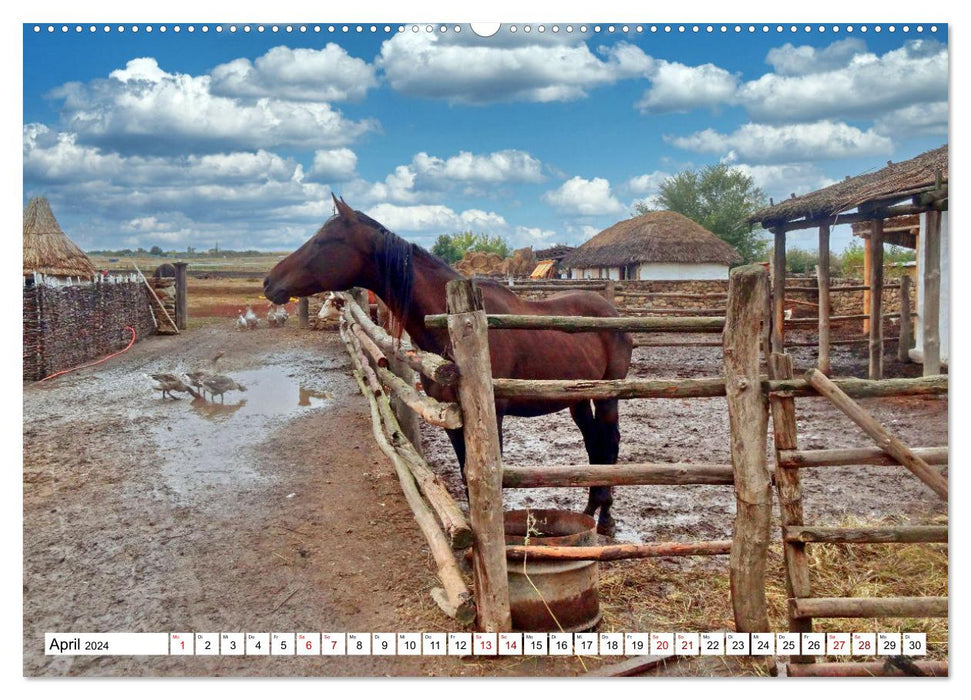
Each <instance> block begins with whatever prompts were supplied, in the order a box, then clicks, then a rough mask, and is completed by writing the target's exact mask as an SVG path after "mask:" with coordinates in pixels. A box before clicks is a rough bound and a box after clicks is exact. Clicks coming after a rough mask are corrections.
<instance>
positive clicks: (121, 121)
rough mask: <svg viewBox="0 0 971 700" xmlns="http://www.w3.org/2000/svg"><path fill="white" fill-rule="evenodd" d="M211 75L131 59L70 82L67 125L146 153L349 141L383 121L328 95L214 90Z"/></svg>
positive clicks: (82, 137) (64, 90)
mask: <svg viewBox="0 0 971 700" xmlns="http://www.w3.org/2000/svg"><path fill="white" fill-rule="evenodd" d="M211 80H212V79H211V78H210V76H208V75H202V76H192V75H188V74H185V73H168V72H166V71H164V70H162V69H161V68H160V67H159V66H158V63H157V62H156V61H155V59H154V58H138V59H133V60H131V61H129V62H128V63H127V64H126V66H125V68H124V69H121V70H116V71H113V72H112V73H111V74H110V75H109V77H108V79H99V80H94V81H91V82H88V83H76V82H75V83H67V84H65V85H62V86H61V87H59V88H57V89H55V90H53V91H52V92H51V93H50V95H51V97H53V98H54V99H57V100H60V101H61V120H62V124H63V125H64V126H65V128H66V129H67V130H69V131H72V132H74V133H76V134H77V137H78V140H79V141H80V142H86V143H93V144H99V145H104V146H108V147H110V148H111V149H112V150H118V151H126V152H142V153H163V152H172V151H177V152H183V153H184V152H198V151H202V150H208V151H221V150H237V149H238V150H242V149H257V148H271V147H301V148H328V147H337V146H344V145H347V144H349V143H351V142H353V141H354V140H355V139H357V138H359V137H360V136H361V135H363V134H364V133H366V132H368V131H371V130H373V129H375V128H376V127H377V123H376V122H374V121H373V120H368V119H365V120H362V121H352V120H348V119H345V118H344V116H343V115H342V114H341V113H340V112H339V111H336V110H334V109H333V108H332V107H331V106H330V105H329V104H327V103H326V102H297V101H290V100H280V99H275V98H272V97H263V98H260V99H258V100H255V101H252V100H245V101H244V100H240V99H236V98H231V97H223V96H219V95H216V94H213V92H212V90H211V89H210V88H211Z"/></svg>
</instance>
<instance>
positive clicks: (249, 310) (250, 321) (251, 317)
mask: <svg viewBox="0 0 971 700" xmlns="http://www.w3.org/2000/svg"><path fill="white" fill-rule="evenodd" d="M243 318H245V319H246V327H247V328H249V329H250V330H251V331H254V330H256V329H257V327H258V326H259V325H260V319H258V318H257V317H256V314H254V313H253V307H252V306H247V307H246V316H244V317H243Z"/></svg>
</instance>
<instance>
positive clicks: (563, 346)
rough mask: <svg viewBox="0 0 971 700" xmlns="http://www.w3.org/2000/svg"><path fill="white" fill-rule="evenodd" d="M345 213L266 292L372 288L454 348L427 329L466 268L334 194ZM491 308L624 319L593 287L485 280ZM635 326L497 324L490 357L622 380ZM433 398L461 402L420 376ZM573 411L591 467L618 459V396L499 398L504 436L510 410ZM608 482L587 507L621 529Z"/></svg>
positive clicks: (521, 373)
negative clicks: (525, 295) (538, 289)
mask: <svg viewBox="0 0 971 700" xmlns="http://www.w3.org/2000/svg"><path fill="white" fill-rule="evenodd" d="M334 203H335V204H336V206H337V214H336V215H335V216H334V217H333V218H331V219H330V220H329V221H327V223H325V224H324V225H323V226H322V227H321V228H320V230H319V231H317V233H316V234H315V235H314V236H313V238H311V239H310V240H309V241H307V242H306V243H304V244H303V245H302V246H301V247H300V248H299V249H297V250H296V251H295V252H293V253H291V254H290V255H289V256H288V257H287V258H285V259H284V260H282V261H280V262H279V263H278V264H277V265H276V266H275V267H274V268H273V270H272V271H270V274H269V275H268V276H267V277H266V279H265V280H263V287H264V290H265V294H266V298H267V299H269V300H270V301H272V302H274V303H277V304H282V303H284V302H286V301H287V300H289V299H290V297H292V296H309V295H310V294H316V293H317V292H321V291H324V290H332V291H341V290H346V289H350V288H351V287H364V288H365V289H369V290H371V291H373V292H374V293H375V294H377V295H378V296H379V297H381V299H383V300H384V302H385V304H387V306H388V308H389V310H390V311H391V314H392V316H393V317H394V318H395V319H396V321H397V322H398V323H400V324H401V326H402V327H403V328H404V330H406V331H407V332H408V334H409V335H410V336H411V339H412V342H413V343H414V344H415V345H417V346H418V347H419V348H421V349H423V350H427V351H429V352H434V353H437V354H439V355H447V354H448V347H449V338H448V331H447V330H444V329H438V330H436V329H429V328H425V324H424V319H425V316H426V315H427V314H442V313H445V286H446V284H448V282H449V281H451V280H454V279H459V278H460V277H461V275H460V274H459V273H458V272H456V271H455V270H453V269H452V268H451V267H449V266H448V264H446V263H445V262H444V261H442V260H440V259H439V258H437V257H435V256H433V255H432V254H430V253H428V252H427V251H425V250H424V249H423V248H421V247H420V246H417V245H414V244H411V243H408V242H407V241H405V240H404V239H402V238H400V237H398V236H396V235H395V234H393V233H392V232H391V231H388V230H387V229H386V228H385V227H384V226H382V225H381V224H379V223H378V222H377V221H374V220H373V219H371V218H369V217H368V216H365V215H364V214H362V213H361V212H359V211H354V210H353V209H351V208H350V207H349V206H348V205H347V204H345V203H344V201H343V200H338V199H337V198H336V197H334ZM479 287H480V288H481V289H482V298H483V302H484V303H485V309H486V311H487V312H488V313H493V314H529V315H535V316H617V315H618V314H617V311H616V310H615V309H614V307H613V306H612V305H611V304H610V303H609V302H607V301H606V300H605V299H604V298H603V297H601V296H600V295H598V294H595V293H593V292H573V293H567V292H564V293H559V294H556V295H555V296H552V297H550V298H549V299H545V300H543V301H524V300H522V299H520V298H519V297H518V296H516V295H515V294H514V293H512V292H510V291H509V290H508V289H506V288H504V287H502V286H501V285H499V284H496V283H494V282H479ZM632 345H633V343H632V340H631V337H630V334H628V333H617V332H597V333H593V332H591V333H577V334H570V333H564V332H562V331H541V330H494V331H490V332H489V354H490V357H491V360H492V372H493V375H494V376H495V377H508V378H516V379H623V378H624V377H625V376H627V370H628V368H629V367H630V358H631V348H632ZM422 382H423V384H424V386H425V390H426V392H427V393H428V394H429V396H433V397H435V398H436V399H439V400H441V401H455V400H456V396H455V391H454V390H453V389H451V388H449V387H446V386H441V385H438V384H435V383H434V382H431V381H430V380H428V379H426V378H425V377H422ZM565 408H569V409H570V414H571V415H572V417H573V420H574V422H576V424H577V427H579V428H580V432H581V433H582V434H583V443H584V445H585V447H586V450H587V454H588V455H589V457H590V463H591V464H616V462H617V453H618V450H619V447H620V431H619V430H618V427H617V400H616V399H613V400H599V401H593V402H592V405H591V401H589V400H582V401H566V402H563V401H539V400H532V401H530V400H512V399H497V400H496V418H497V419H498V423H499V441H500V445H501V444H502V420H503V418H504V417H505V416H507V415H508V416H539V415H544V414H547V413H554V412H556V411H560V410H563V409H565ZM447 432H448V436H449V439H450V440H451V442H452V446H453V447H454V448H455V454H456V456H457V457H458V461H459V467H460V469H461V470H462V474H463V477H464V473H465V441H464V436H463V434H462V430H461V429H459V430H449V431H447ZM612 502H613V498H612V496H611V489H610V487H609V486H593V487H591V488H590V497H589V500H588V502H587V507H586V510H585V512H586V513H587V514H588V515H593V514H594V513H595V512H596V511H597V510H598V509H599V510H600V514H599V517H598V528H597V529H598V530H599V531H600V532H602V533H604V534H613V531H614V521H613V518H611V516H610V506H611V504H612Z"/></svg>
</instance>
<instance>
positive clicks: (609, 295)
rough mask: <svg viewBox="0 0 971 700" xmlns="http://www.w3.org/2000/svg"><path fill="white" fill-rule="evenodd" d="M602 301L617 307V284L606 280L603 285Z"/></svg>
mask: <svg viewBox="0 0 971 700" xmlns="http://www.w3.org/2000/svg"><path fill="white" fill-rule="evenodd" d="M603 294H604V299H606V300H607V301H609V302H610V304H611V305H612V306H616V305H617V283H616V282H614V281H613V280H607V281H606V282H605V283H604V292H603Z"/></svg>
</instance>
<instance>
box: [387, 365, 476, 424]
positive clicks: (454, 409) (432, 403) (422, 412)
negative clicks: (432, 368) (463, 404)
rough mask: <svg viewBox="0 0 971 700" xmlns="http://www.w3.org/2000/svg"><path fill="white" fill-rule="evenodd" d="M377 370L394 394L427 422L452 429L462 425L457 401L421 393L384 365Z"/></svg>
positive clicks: (460, 410)
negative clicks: (440, 399)
mask: <svg viewBox="0 0 971 700" xmlns="http://www.w3.org/2000/svg"><path fill="white" fill-rule="evenodd" d="M375 372H376V373H377V375H378V379H380V380H381V383H382V384H384V386H386V387H387V388H388V389H389V390H390V391H391V393H392V394H394V395H395V396H397V397H398V398H399V399H401V400H402V401H404V402H405V403H406V404H407V405H408V408H410V409H411V410H413V411H414V412H415V413H417V414H418V415H419V416H421V417H422V418H423V419H424V420H426V421H427V422H429V423H431V424H432V425H437V426H439V427H440V428H448V429H450V430H455V429H456V428H461V427H462V409H461V408H460V407H459V405H458V404H457V403H446V402H441V401H437V400H435V399H433V398H432V397H431V396H424V395H422V394H419V393H418V392H417V391H416V390H415V387H414V386H412V385H410V384H407V383H406V382H405V381H404V380H403V379H402V378H401V377H399V376H398V375H396V374H394V373H393V372H391V371H389V370H387V369H385V368H384V367H378V368H377V369H376V370H375Z"/></svg>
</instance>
